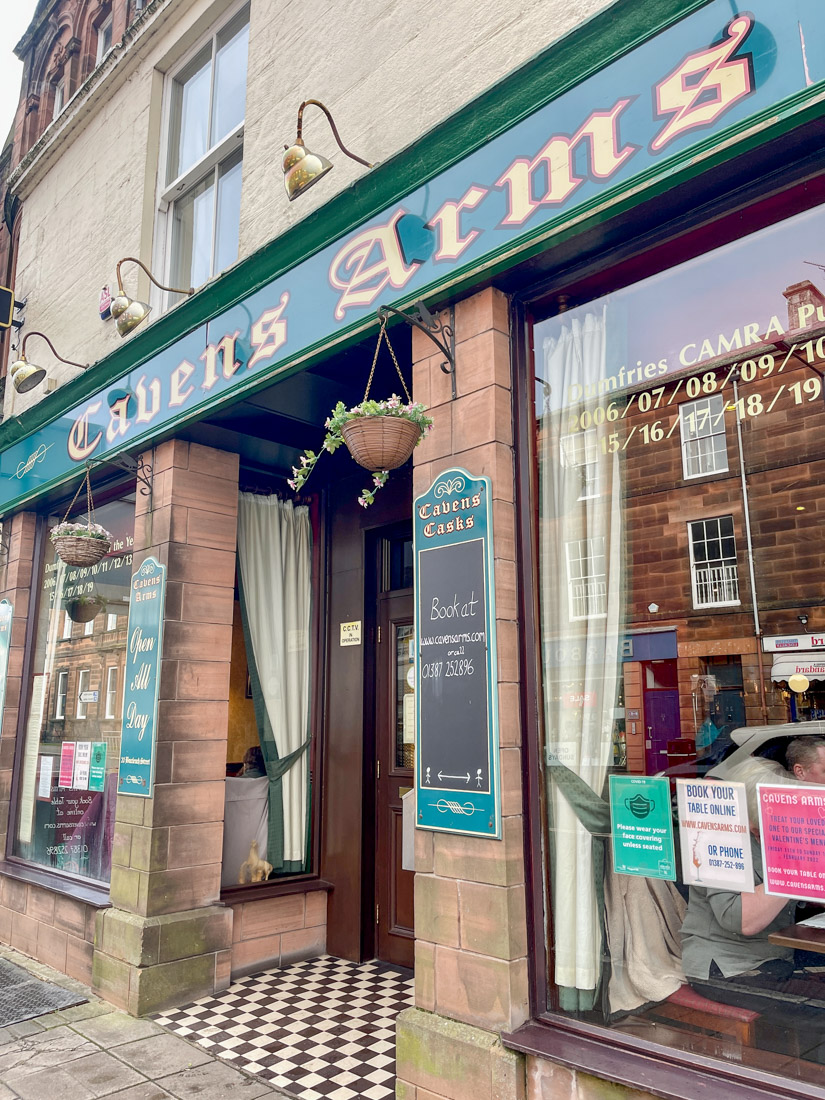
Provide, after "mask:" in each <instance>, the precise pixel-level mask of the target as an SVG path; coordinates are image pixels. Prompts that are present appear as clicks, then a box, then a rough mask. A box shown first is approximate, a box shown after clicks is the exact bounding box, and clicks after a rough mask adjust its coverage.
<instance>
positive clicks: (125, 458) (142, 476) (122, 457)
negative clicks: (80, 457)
mask: <svg viewBox="0 0 825 1100" xmlns="http://www.w3.org/2000/svg"><path fill="white" fill-rule="evenodd" d="M86 465H87V467H88V468H89V469H90V470H92V469H94V467H95V466H117V468H118V469H119V470H125V471H126V472H127V473H128V474H133V475H134V476H135V478H136V479H137V481H138V484H139V485H140V495H141V496H144V497H148V496H151V493H152V467H151V466H150V465H149V463H148V462H144V461H143V455H138V457H137V459H134V458H132V456H131V455H130V454H119V455H112V456H111V457H110V458H99V459H98V460H97V461H94V460H92V461H89V462H87V463H86Z"/></svg>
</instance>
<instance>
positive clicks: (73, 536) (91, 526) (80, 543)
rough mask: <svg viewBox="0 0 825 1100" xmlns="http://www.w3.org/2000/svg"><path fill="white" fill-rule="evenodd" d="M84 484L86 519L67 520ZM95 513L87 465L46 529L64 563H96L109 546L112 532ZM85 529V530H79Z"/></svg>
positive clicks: (110, 545) (104, 554) (109, 548)
mask: <svg viewBox="0 0 825 1100" xmlns="http://www.w3.org/2000/svg"><path fill="white" fill-rule="evenodd" d="M84 485H85V486H86V512H87V515H86V523H85V525H84V524H82V523H69V512H71V510H72V508H73V507H74V502H75V501H76V500H77V498H78V496H80V490H81V489H82V488H83V486H84ZM94 515H95V509H94V504H93V503H92V483H91V480H90V478H89V471H88V469H87V470H86V477H85V478H84V480H83V481H82V482H81V483H80V485H79V486H78V490H77V492H76V493H75V495H74V499H73V500H72V503H71V504H70V505H69V507H68V508H67V509H66V515H65V516H64V517H63V519H62V521H61V522H60V523H58V524H56V525H55V526H54V527H52V529H51V531H50V532H49V538H50V539H51V541H52V546H54V552H55V554H57V556H58V557H59V558H60V560H61V561H64V562H65V563H66V565H79V566H83V565H96V564H97V563H98V562H99V561H100V560H101V558H104V557H105V556H106V555H107V554H108V553H109V551H110V550H111V548H112V536H111V535H110V534H109V532H108V531H107V530H105V528H103V527H101V526H100V524H98V523H95V522H94ZM84 529H85V532H86V533H85V534H83V533H81V532H82V531H84ZM70 618H71V616H70ZM92 618H94V616H92ZM75 621H76V622H84V621H85V622H88V621H89V620H88V619H86V620H83V619H76V620H75Z"/></svg>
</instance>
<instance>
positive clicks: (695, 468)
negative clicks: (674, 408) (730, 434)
mask: <svg viewBox="0 0 825 1100" xmlns="http://www.w3.org/2000/svg"><path fill="white" fill-rule="evenodd" d="M679 431H680V433H681V437H682V472H683V473H684V476H685V477H686V478H687V477H702V476H703V475H706V474H720V473H724V471H725V470H727V468H728V450H727V444H726V438H725V399H724V398H723V397H722V396H721V395H716V396H714V397H703V398H702V399H701V400H700V401H690V402H687V403H685V404H684V405H680V406H679Z"/></svg>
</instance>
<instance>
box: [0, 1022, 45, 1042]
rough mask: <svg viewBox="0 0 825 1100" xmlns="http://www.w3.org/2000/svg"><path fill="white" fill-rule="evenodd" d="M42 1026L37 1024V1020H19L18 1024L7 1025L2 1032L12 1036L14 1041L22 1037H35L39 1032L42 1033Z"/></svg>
mask: <svg viewBox="0 0 825 1100" xmlns="http://www.w3.org/2000/svg"><path fill="white" fill-rule="evenodd" d="M44 1030H45V1029H44V1028H43V1026H42V1024H39V1023H38V1022H37V1020H21V1021H20V1023H18V1024H7V1025H6V1026H5V1027H4V1028H3V1031H5V1032H7V1033H8V1034H9V1035H13V1036H14V1037H15V1039H20V1038H22V1037H23V1036H24V1035H37V1033H38V1032H39V1031H44Z"/></svg>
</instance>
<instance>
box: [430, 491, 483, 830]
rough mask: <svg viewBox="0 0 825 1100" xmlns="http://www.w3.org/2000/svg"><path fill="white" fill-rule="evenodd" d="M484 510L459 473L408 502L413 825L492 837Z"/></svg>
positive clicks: (480, 494) (478, 495)
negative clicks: (413, 705)
mask: <svg viewBox="0 0 825 1100" xmlns="http://www.w3.org/2000/svg"><path fill="white" fill-rule="evenodd" d="M491 509H492V501H491V493H490V482H489V479H488V478H484V477H482V478H474V477H472V476H471V475H470V474H468V473H467V472H466V470H459V469H453V470H447V471H445V472H444V473H443V474H440V475H439V476H438V477H437V478H436V480H435V481H434V482H433V484H432V485H431V486H430V488H429V490H428V491H427V492H426V493H424V494H423V496H420V497H418V498H417V500H416V502H415V510H414V516H415V524H414V550H415V570H416V576H415V588H416V601H415V629H416V798H417V806H416V825H417V826H418V827H419V828H422V829H438V830H444V831H448V832H459V833H470V834H473V835H480V836H490V837H500V836H501V810H500V798H499V786H500V784H499V774H498V711H497V678H496V645H495V623H496V616H495V603H494V589H493V577H492V562H493V557H492V516H491Z"/></svg>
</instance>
